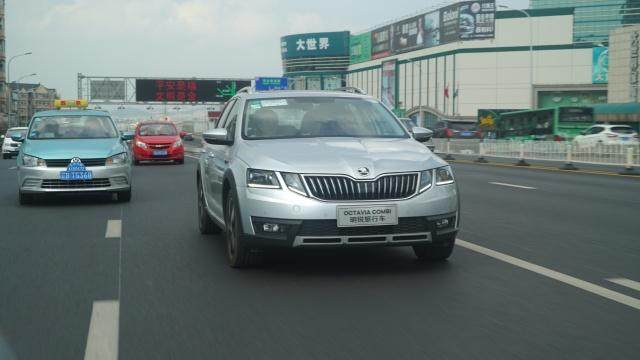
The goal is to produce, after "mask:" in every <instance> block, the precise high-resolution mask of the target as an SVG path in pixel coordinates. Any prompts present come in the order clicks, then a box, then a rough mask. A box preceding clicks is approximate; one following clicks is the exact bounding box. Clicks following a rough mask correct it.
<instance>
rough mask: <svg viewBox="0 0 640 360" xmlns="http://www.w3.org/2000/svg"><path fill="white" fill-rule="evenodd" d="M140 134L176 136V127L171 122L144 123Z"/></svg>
mask: <svg viewBox="0 0 640 360" xmlns="http://www.w3.org/2000/svg"><path fill="white" fill-rule="evenodd" d="M139 133H140V136H175V135H177V134H178V132H177V131H176V128H175V127H174V126H173V125H171V124H144V125H140V131H139Z"/></svg>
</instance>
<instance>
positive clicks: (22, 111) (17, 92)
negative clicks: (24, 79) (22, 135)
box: [10, 83, 58, 126]
mask: <svg viewBox="0 0 640 360" xmlns="http://www.w3.org/2000/svg"><path fill="white" fill-rule="evenodd" d="M10 88H11V90H13V93H14V101H13V104H12V105H13V106H12V109H13V110H14V112H15V114H16V119H17V124H12V125H15V126H26V125H27V124H28V123H29V120H30V119H31V117H32V116H33V114H35V113H37V112H38V111H45V110H51V109H53V101H54V100H55V99H56V98H57V97H58V95H57V92H56V90H55V89H49V88H46V87H45V86H43V85H41V84H24V83H12V84H10Z"/></svg>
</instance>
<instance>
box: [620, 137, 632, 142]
mask: <svg viewBox="0 0 640 360" xmlns="http://www.w3.org/2000/svg"><path fill="white" fill-rule="evenodd" d="M621 139H622V141H629V139H630V137H628V136H623V137H621Z"/></svg>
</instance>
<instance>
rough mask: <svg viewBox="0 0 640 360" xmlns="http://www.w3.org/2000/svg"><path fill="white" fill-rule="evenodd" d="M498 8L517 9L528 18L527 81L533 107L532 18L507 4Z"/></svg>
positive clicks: (527, 13) (524, 11)
mask: <svg viewBox="0 0 640 360" xmlns="http://www.w3.org/2000/svg"><path fill="white" fill-rule="evenodd" d="M498 8H500V9H507V10H514V11H519V12H521V13H523V14H524V15H525V16H526V17H528V18H529V64H530V66H529V81H530V82H531V97H532V98H531V108H533V103H534V101H533V18H532V17H531V14H529V12H527V11H526V10H522V9H515V8H512V7H510V6H508V5H498Z"/></svg>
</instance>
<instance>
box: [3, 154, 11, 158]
mask: <svg viewBox="0 0 640 360" xmlns="http://www.w3.org/2000/svg"><path fill="white" fill-rule="evenodd" d="M2 158H3V159H5V160H6V159H11V155H9V154H5V153H2Z"/></svg>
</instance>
